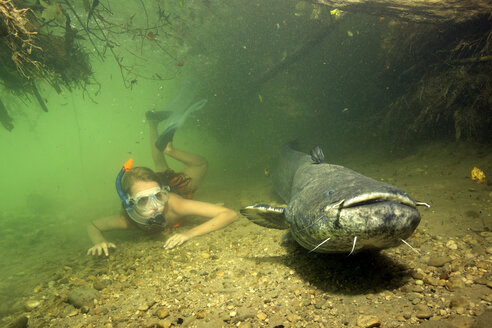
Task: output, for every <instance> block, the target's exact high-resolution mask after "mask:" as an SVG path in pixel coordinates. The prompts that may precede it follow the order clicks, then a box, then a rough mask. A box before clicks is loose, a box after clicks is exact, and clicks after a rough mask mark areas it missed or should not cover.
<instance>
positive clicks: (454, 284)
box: [445, 277, 465, 291]
mask: <svg viewBox="0 0 492 328" xmlns="http://www.w3.org/2000/svg"><path fill="white" fill-rule="evenodd" d="M445 286H446V289H447V290H449V291H455V290H456V289H459V288H463V287H465V283H464V282H463V280H461V278H458V277H451V278H449V280H448V281H447V282H446V285H445Z"/></svg>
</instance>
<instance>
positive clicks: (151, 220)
mask: <svg viewBox="0 0 492 328" xmlns="http://www.w3.org/2000/svg"><path fill="white" fill-rule="evenodd" d="M132 163H133V159H131V158H130V159H129V160H128V161H127V162H126V163H125V165H123V168H122V169H121V170H120V172H119V173H118V175H117V176H116V183H115V184H116V191H117V192H118V196H120V199H121V203H122V204H123V208H124V209H125V211H126V213H127V214H128V216H129V217H130V219H132V220H133V221H135V222H136V223H139V224H143V225H147V226H148V225H153V224H157V225H160V226H165V224H166V220H165V219H164V216H163V215H162V214H161V213H160V212H154V213H152V214H151V215H150V216H144V215H141V214H140V213H138V211H136V210H135V208H137V204H138V203H139V201H141V204H142V206H143V207H145V205H146V204H148V203H149V201H150V202H151V203H152V202H155V203H158V202H159V199H160V200H161V201H162V200H163V204H165V203H166V202H167V199H168V198H169V187H167V186H166V187H164V188H159V189H160V191H157V189H156V190H155V192H154V193H152V192H151V193H149V194H140V193H142V192H143V191H145V190H143V191H142V192H140V193H137V195H135V200H131V199H130V197H128V196H127V195H126V194H125V192H124V191H123V188H122V185H121V180H122V178H123V175H124V174H125V172H128V171H129V170H130V168H131V167H132ZM147 191H148V190H147ZM161 192H163V193H164V194H165V197H164V195H162V194H160V193H161ZM139 194H140V195H139ZM137 196H141V197H137ZM144 197H147V200H145V198H144ZM134 201H135V208H134V206H132V204H131V203H133V202H134ZM155 203H154V204H155Z"/></svg>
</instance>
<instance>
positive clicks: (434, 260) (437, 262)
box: [427, 256, 451, 268]
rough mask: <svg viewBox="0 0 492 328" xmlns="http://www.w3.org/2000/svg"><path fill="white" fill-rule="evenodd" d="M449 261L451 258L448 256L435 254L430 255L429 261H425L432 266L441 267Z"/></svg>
mask: <svg viewBox="0 0 492 328" xmlns="http://www.w3.org/2000/svg"><path fill="white" fill-rule="evenodd" d="M450 261H451V258H450V257H448V256H436V257H431V258H430V259H429V261H428V262H427V265H430V266H433V267H437V268H438V267H442V266H443V265H444V264H446V263H448V262H450Z"/></svg>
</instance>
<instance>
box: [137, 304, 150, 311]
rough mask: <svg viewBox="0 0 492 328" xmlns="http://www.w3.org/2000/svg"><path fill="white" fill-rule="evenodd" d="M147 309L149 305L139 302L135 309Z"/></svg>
mask: <svg viewBox="0 0 492 328" xmlns="http://www.w3.org/2000/svg"><path fill="white" fill-rule="evenodd" d="M148 309H149V306H148V305H147V304H141V305H139V306H138V308H137V310H139V311H147V310H148Z"/></svg>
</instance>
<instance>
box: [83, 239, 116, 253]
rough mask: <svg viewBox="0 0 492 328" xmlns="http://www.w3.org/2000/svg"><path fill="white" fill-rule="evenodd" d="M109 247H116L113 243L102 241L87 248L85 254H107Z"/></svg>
mask: <svg viewBox="0 0 492 328" xmlns="http://www.w3.org/2000/svg"><path fill="white" fill-rule="evenodd" d="M109 248H116V245H115V244H113V243H108V242H103V243H99V244H96V245H94V246H92V247H91V248H89V250H88V251H87V255H96V253H97V255H98V256H99V255H101V254H102V252H104V255H106V256H109Z"/></svg>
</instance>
